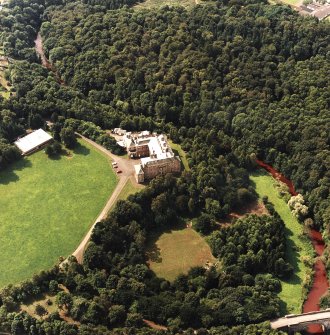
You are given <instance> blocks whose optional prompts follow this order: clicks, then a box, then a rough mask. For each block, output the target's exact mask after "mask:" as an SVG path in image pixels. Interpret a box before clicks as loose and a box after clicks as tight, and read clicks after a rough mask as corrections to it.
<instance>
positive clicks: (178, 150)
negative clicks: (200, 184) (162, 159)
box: [168, 140, 190, 171]
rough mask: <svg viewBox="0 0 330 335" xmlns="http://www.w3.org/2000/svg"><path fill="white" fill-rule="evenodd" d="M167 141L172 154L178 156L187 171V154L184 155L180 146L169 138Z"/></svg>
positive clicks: (188, 168)
mask: <svg viewBox="0 0 330 335" xmlns="http://www.w3.org/2000/svg"><path fill="white" fill-rule="evenodd" d="M168 143H169V145H170V147H171V148H172V150H173V152H174V154H175V155H177V156H179V157H180V159H181V162H182V164H183V167H184V169H185V170H186V171H189V170H190V167H189V164H188V160H187V156H186V153H185V152H184V151H183V149H182V148H181V145H180V144H176V143H173V142H172V141H171V140H169V141H168Z"/></svg>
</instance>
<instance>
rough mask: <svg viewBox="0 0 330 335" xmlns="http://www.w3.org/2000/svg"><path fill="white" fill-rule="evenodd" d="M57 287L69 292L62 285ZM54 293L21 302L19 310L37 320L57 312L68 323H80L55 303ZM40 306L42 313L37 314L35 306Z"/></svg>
mask: <svg viewBox="0 0 330 335" xmlns="http://www.w3.org/2000/svg"><path fill="white" fill-rule="evenodd" d="M59 288H60V289H61V290H62V291H64V292H66V293H69V290H68V288H67V287H65V286H64V285H62V284H60V285H59ZM55 300H56V295H50V294H43V295H41V296H39V297H38V298H35V299H34V300H32V301H31V302H30V303H28V304H22V305H21V306H20V310H21V311H22V312H26V313H27V314H29V315H30V316H32V317H33V318H35V319H37V320H45V319H47V318H48V317H49V315H50V314H52V313H55V312H58V314H59V316H60V318H61V319H62V320H64V321H66V322H67V323H69V324H72V325H77V326H79V325H80V322H78V321H75V320H73V319H72V318H71V317H69V316H68V315H67V311H66V310H65V309H59V308H58V306H57V304H56V301H55ZM37 306H41V307H42V308H43V309H44V313H43V314H42V315H40V314H38V313H37V311H36V307H37Z"/></svg>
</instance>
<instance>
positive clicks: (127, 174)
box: [64, 133, 138, 264]
mask: <svg viewBox="0 0 330 335" xmlns="http://www.w3.org/2000/svg"><path fill="white" fill-rule="evenodd" d="M77 135H78V136H79V137H80V138H82V139H83V140H84V141H86V142H88V143H89V144H91V145H92V146H93V147H95V148H96V149H98V150H99V151H101V152H103V153H104V154H105V155H107V156H108V157H110V158H111V159H112V160H114V161H116V162H117V163H118V169H119V170H121V171H122V173H120V174H117V176H118V177H119V182H118V184H117V186H116V188H115V189H114V191H113V192H112V194H111V196H110V198H109V200H108V201H107V203H106V205H105V206H104V208H103V210H102V212H101V213H100V214H99V216H98V217H97V218H96V220H95V222H94V224H93V225H92V226H91V228H90V229H89V231H88V233H87V234H86V235H85V237H84V238H83V240H82V241H81V242H80V244H79V246H78V247H77V249H76V250H75V251H74V252H73V253H72V255H73V256H75V257H76V258H77V261H78V263H80V264H82V261H83V255H84V250H85V248H86V246H87V244H88V242H89V239H90V237H91V235H92V231H93V229H94V227H95V225H96V223H98V222H100V221H102V220H103V219H105V218H106V217H107V215H108V212H109V210H110V209H111V207H112V206H113V205H114V204H115V203H116V201H117V198H118V196H119V194H120V192H121V191H122V189H123V188H124V186H125V184H126V182H127V181H128V179H131V181H132V182H133V183H134V184H136V185H138V184H137V182H136V180H135V178H134V164H137V162H134V161H131V160H128V159H125V158H122V157H120V156H116V155H114V154H113V153H111V152H110V151H109V150H107V149H105V148H104V147H102V146H101V145H99V144H97V143H95V142H94V141H92V140H90V139H88V138H87V137H85V136H82V135H80V134H78V133H77ZM64 262H65V261H64Z"/></svg>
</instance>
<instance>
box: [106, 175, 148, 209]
mask: <svg viewBox="0 0 330 335" xmlns="http://www.w3.org/2000/svg"><path fill="white" fill-rule="evenodd" d="M143 188H144V186H143V185H139V186H137V185H136V184H133V183H132V181H131V180H130V179H128V180H127V182H126V184H125V186H124V188H123V189H122V190H121V192H120V193H119V195H118V197H117V201H118V200H126V199H127V198H128V196H130V195H131V194H134V193H136V192H139V191H141V190H142V189H143ZM115 205H116V203H115V204H114V205H113V206H112V208H114V207H115Z"/></svg>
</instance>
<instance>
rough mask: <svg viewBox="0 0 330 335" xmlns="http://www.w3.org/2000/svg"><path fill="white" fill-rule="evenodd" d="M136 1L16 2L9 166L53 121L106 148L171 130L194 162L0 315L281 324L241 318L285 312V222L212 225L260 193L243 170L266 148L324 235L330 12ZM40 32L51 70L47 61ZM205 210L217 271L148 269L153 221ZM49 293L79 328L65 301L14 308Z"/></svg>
mask: <svg viewBox="0 0 330 335" xmlns="http://www.w3.org/2000/svg"><path fill="white" fill-rule="evenodd" d="M123 5H127V6H124V7H123V8H120V7H122V6H123ZM130 5H132V2H131V1H129V2H125V1H83V2H69V1H67V2H62V1H60V0H57V1H49V2H48V1H46V2H45V1H43V0H33V1H22V0H12V1H11V2H10V4H9V9H8V10H6V11H2V12H0V26H1V31H2V33H1V42H2V43H3V45H4V50H5V52H6V54H7V55H9V56H11V57H13V58H15V59H16V60H17V61H16V62H15V63H14V64H13V65H11V66H10V69H9V71H8V74H7V75H8V78H9V79H10V81H11V83H12V85H13V87H14V88H15V90H16V94H15V96H14V97H12V98H11V99H10V100H8V101H1V102H0V103H1V106H0V107H1V114H0V116H1V117H0V136H1V138H2V139H1V141H0V154H1V157H2V159H1V160H0V164H1V167H3V166H5V165H7V164H8V163H9V162H10V161H12V160H14V159H17V158H18V153H17V151H16V150H15V149H14V147H13V146H11V145H10V143H11V142H12V141H13V139H15V137H17V136H18V135H20V134H22V133H23V132H24V129H25V128H28V127H31V128H38V127H40V126H43V124H44V119H45V118H51V119H52V120H53V121H54V122H55V128H54V132H55V134H54V136H57V137H58V139H59V140H60V139H61V135H62V136H63V135H64V134H66V133H67V130H68V129H69V130H70V132H72V131H74V130H79V131H80V132H84V134H85V135H86V136H88V137H91V138H93V139H95V140H96V141H97V142H98V143H101V144H103V145H105V146H107V147H108V148H109V149H111V150H116V147H115V145H114V143H113V142H112V141H111V140H109V139H107V138H106V137H107V136H106V134H105V133H104V131H103V130H102V129H110V128H113V127H118V126H120V127H122V128H125V129H127V130H145V129H148V130H155V131H165V132H167V133H168V134H169V135H170V137H171V139H173V140H174V141H175V142H178V143H181V145H182V147H183V148H184V149H185V150H186V152H187V154H188V158H189V164H190V167H191V171H189V172H183V173H182V175H181V177H178V178H174V177H172V176H165V177H160V178H157V179H155V180H154V181H152V182H151V184H150V186H149V187H147V188H146V189H145V190H144V191H142V192H140V193H138V194H136V195H134V196H131V197H130V198H129V200H128V201H121V202H119V203H118V204H117V206H116V208H115V210H114V211H113V212H112V213H111V215H110V216H109V218H108V219H107V220H106V221H104V222H102V223H100V224H99V225H97V226H96V228H95V230H94V233H93V236H92V242H91V243H90V245H89V247H88V249H87V251H86V253H85V257H84V265H83V266H81V265H79V264H77V263H76V262H75V261H74V260H72V261H71V262H70V263H69V264H68V266H67V268H66V269H65V270H64V271H59V269H57V268H55V269H54V270H52V271H49V272H45V273H42V274H40V275H39V276H36V277H35V278H33V279H32V280H31V282H29V283H24V284H22V285H21V286H19V287H15V288H13V287H11V288H8V289H6V290H3V291H2V292H1V294H0V296H1V300H0V303H1V305H2V307H0V324H1V327H2V329H3V330H4V331H9V330H11V332H12V333H13V334H31V335H32V334H33V335H34V334H90V333H91V332H93V333H94V334H107V332H108V333H110V332H111V333H112V334H116V333H118V334H122V333H123V332H124V330H123V329H122V328H123V327H124V328H125V332H127V333H132V334H133V333H134V334H135V333H137V334H149V333H155V332H157V331H154V330H150V329H147V328H144V326H145V325H144V323H143V319H147V320H152V321H154V322H156V323H159V324H162V325H164V326H166V327H168V328H169V331H170V332H172V333H173V334H175V333H180V332H182V331H183V330H186V333H188V334H189V333H192V332H193V330H192V329H199V333H200V334H205V333H206V331H205V329H209V330H210V334H246V335H248V334H256V333H257V332H258V333H259V334H265V335H266V334H269V335H271V334H275V333H277V332H274V331H271V330H269V326H268V325H267V324H260V325H250V326H246V325H248V324H256V323H260V322H263V321H264V320H269V319H271V318H273V317H276V316H278V315H279V313H280V301H279V298H278V297H277V293H278V292H279V291H280V290H281V286H280V281H279V280H278V279H279V278H282V277H285V276H289V275H290V273H291V268H290V266H289V265H288V264H287V263H286V259H285V258H286V257H285V248H284V245H285V241H284V234H283V230H284V224H283V222H282V221H281V220H280V218H279V217H278V216H277V214H276V213H275V212H274V210H273V209H272V206H271V204H267V208H268V210H269V212H270V214H271V215H270V216H262V217H256V216H250V217H248V218H245V219H242V220H239V221H238V222H237V223H236V224H235V225H233V226H232V227H230V228H228V229H223V230H216V231H215V232H213V233H212V232H211V231H212V230H213V229H214V227H216V222H217V221H218V220H219V219H223V218H225V217H226V216H227V215H228V213H230V212H231V211H232V210H234V209H237V208H240V207H241V206H242V205H244V204H246V203H247V202H249V201H252V200H255V199H256V194H255V191H254V189H253V187H252V185H251V184H250V182H249V177H248V172H249V171H250V170H253V169H255V168H256V166H255V158H256V157H258V158H259V159H262V160H264V161H265V162H267V163H269V164H271V165H273V166H274V167H276V168H278V169H279V170H280V171H282V172H283V173H284V174H285V175H286V176H287V177H288V178H291V179H292V180H293V182H294V184H295V186H296V188H297V190H298V191H299V192H302V193H303V194H304V196H305V198H306V202H307V204H308V206H309V211H310V212H309V216H310V217H311V218H312V219H313V221H314V224H315V226H316V227H317V228H319V229H321V230H324V231H325V232H326V233H328V234H330V232H329V231H330V204H329V187H330V180H329V157H330V155H329V142H330V141H329V109H328V108H329V90H328V89H327V88H328V87H329V82H328V80H329V75H328V70H327V65H328V63H329V50H328V48H329V36H330V29H329V27H330V25H329V23H328V22H326V21H322V22H318V20H317V19H315V18H312V17H300V16H299V15H298V14H297V13H295V12H293V11H292V10H291V9H290V8H288V7H286V6H280V5H276V6H274V5H269V4H267V3H266V2H265V1H259V0H249V1H241V0H230V1H222V2H213V3H211V4H207V5H200V6H195V7H193V8H192V9H189V10H187V9H184V8H181V7H174V8H169V7H163V8H160V9H158V10H153V11H148V10H143V11H142V10H139V11H138V10H135V9H132V8H129V7H128V6H130ZM39 30H40V32H41V36H42V38H43V42H44V50H45V53H46V56H47V57H48V58H49V60H50V62H51V63H52V64H53V67H54V69H56V71H57V75H55V74H54V73H53V72H51V71H49V70H47V69H45V68H43V67H42V66H41V65H40V64H38V60H37V56H36V53H35V51H34V49H33V40H34V39H35V38H36V35H37V32H38V31H39ZM58 78H61V80H62V81H63V83H61V81H60V80H59V79H58ZM62 140H63V138H62ZM196 215H199V216H200V219H199V221H198V224H199V225H198V226H197V228H198V227H199V228H198V229H199V231H200V232H201V233H203V234H204V235H209V234H210V236H209V237H208V241H209V243H210V245H211V247H212V251H213V253H214V255H215V256H216V257H218V258H219V260H220V261H221V268H220V269H219V268H215V267H212V268H211V269H209V270H206V269H203V268H194V269H192V270H191V271H190V272H189V274H188V275H182V276H179V277H178V278H177V279H176V280H175V281H174V282H173V283H169V282H168V281H166V280H164V279H162V278H157V277H155V275H154V274H153V273H152V272H151V271H150V270H149V269H148V267H147V266H146V257H145V248H146V241H147V239H148V236H149V234H150V233H151V232H153V231H155V230H157V229H160V228H168V227H170V226H171V225H175V224H179V223H180V221H181V220H182V217H187V216H190V217H192V216H196ZM206 227H207V229H206ZM259 236H265V238H264V240H262V239H260V238H258V237H259ZM58 283H60V284H63V285H65V287H67V288H68V289H69V291H70V293H64V292H58V291H59V288H58V286H57V284H58ZM48 291H53V293H54V294H55V293H57V296H58V302H59V306H61V308H62V309H64V310H65V311H66V312H67V313H68V315H70V316H71V317H72V318H73V319H74V320H76V321H79V322H80V323H81V326H80V327H79V329H78V328H77V326H76V325H69V324H67V323H66V322H64V321H62V320H61V319H60V317H59V315H58V313H55V314H54V315H51V316H50V317H49V318H48V319H47V320H46V321H36V320H35V319H33V318H31V317H29V316H28V315H27V314H26V313H17V308H18V306H19V304H20V303H21V302H22V301H26V299H27V298H28V297H30V296H34V295H36V294H38V293H40V292H48ZM324 303H325V304H326V301H325V302H324ZM226 327H230V328H226ZM116 329H117V330H116ZM138 329H139V330H138ZM257 329H258V330H257Z"/></svg>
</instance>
